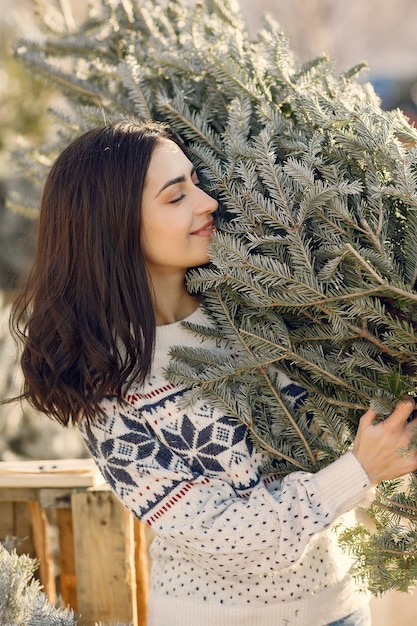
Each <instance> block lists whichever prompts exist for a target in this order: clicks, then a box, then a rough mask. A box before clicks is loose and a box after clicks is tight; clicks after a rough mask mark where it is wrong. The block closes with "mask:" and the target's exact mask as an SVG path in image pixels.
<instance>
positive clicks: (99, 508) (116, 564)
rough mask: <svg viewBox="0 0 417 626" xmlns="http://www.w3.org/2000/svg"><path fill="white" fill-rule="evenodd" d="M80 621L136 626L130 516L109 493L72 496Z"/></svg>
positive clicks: (85, 624) (86, 624) (88, 625)
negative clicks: (130, 623) (122, 623)
mask: <svg viewBox="0 0 417 626" xmlns="http://www.w3.org/2000/svg"><path fill="white" fill-rule="evenodd" d="M72 511H73V525H74V553H75V569H76V576H77V596H78V612H79V613H80V614H81V620H80V622H79V623H80V625H82V626H94V624H95V623H96V622H100V621H102V622H105V623H106V622H107V623H109V622H117V621H119V622H132V623H133V624H134V626H137V624H138V622H137V606H136V573H135V563H134V533H133V518H132V516H131V515H129V513H128V511H127V509H125V507H124V506H123V505H122V504H121V503H120V502H119V501H118V500H117V499H116V497H115V496H114V495H113V494H112V493H111V492H110V491H91V490H88V491H81V492H74V494H73V496H72Z"/></svg>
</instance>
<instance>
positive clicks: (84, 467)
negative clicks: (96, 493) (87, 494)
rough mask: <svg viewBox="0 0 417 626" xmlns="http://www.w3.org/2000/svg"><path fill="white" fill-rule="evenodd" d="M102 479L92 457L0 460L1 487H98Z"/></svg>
mask: <svg viewBox="0 0 417 626" xmlns="http://www.w3.org/2000/svg"><path fill="white" fill-rule="evenodd" d="M103 482H104V479H103V476H102V475H101V474H100V472H99V470H98V468H97V466H96V464H95V463H94V461H93V460H92V459H58V460H56V461H13V462H7V461H0V487H1V488H3V487H4V488H7V487H9V488H10V487H22V488H25V489H27V488H28V487H36V488H37V489H40V488H42V487H51V488H60V487H71V488H73V487H97V486H99V485H100V484H102V483H103Z"/></svg>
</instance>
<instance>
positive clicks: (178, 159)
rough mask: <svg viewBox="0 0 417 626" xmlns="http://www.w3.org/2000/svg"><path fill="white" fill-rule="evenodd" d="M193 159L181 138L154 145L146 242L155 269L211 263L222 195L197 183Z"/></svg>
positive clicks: (145, 205)
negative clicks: (214, 195)
mask: <svg viewBox="0 0 417 626" xmlns="http://www.w3.org/2000/svg"><path fill="white" fill-rule="evenodd" d="M198 184H199V181H198V177H197V174H196V172H195V170H194V167H193V164H192V163H191V161H190V160H189V159H188V158H187V157H186V156H185V154H184V153H183V152H182V150H181V149H180V148H179V146H177V144H176V143H174V142H173V141H170V140H169V139H160V140H159V141H158V143H157V145H156V146H155V149H154V152H153V154H152V157H151V161H150V164H149V169H148V172H147V175H146V179H145V186H144V190H143V194H142V212H141V233H142V234H141V245H142V250H143V254H144V257H145V261H146V265H147V268H148V270H149V272H150V274H151V276H152V275H154V276H156V275H157V274H159V275H166V274H167V273H168V274H169V273H172V272H178V271H181V272H182V273H183V272H184V271H185V270H186V269H187V268H189V267H195V266H197V265H202V264H204V263H207V261H208V260H209V258H208V252H207V248H208V244H209V241H210V237H211V235H212V233H213V230H214V226H213V215H212V214H213V213H214V211H215V210H216V209H217V201H216V200H214V198H211V197H210V196H209V195H207V194H206V193H205V192H204V191H203V190H202V189H200V187H199V186H198Z"/></svg>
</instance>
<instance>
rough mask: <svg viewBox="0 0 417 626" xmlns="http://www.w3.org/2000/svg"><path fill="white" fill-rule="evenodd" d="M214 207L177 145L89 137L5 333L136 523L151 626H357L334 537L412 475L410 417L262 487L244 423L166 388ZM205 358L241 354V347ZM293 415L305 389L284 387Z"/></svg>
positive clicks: (150, 137) (78, 149) (66, 166)
mask: <svg viewBox="0 0 417 626" xmlns="http://www.w3.org/2000/svg"><path fill="white" fill-rule="evenodd" d="M216 209H217V202H216V201H215V200H214V199H213V198H211V197H210V196H208V195H207V194H206V193H205V192H204V191H203V190H202V189H201V188H200V186H199V181H198V177H197V173H196V171H195V169H194V167H193V165H192V163H191V161H190V160H189V158H188V156H187V154H186V151H185V149H184V147H183V145H182V144H181V142H180V141H179V139H178V138H177V137H176V136H175V135H174V134H173V133H172V132H171V131H170V130H169V129H168V128H166V127H164V126H161V125H158V124H155V123H136V122H133V121H124V122H121V123H117V124H109V125H107V126H105V127H104V128H98V129H94V130H91V131H89V132H87V133H85V134H84V135H83V136H81V137H80V138H79V139H77V140H75V141H74V142H73V143H72V144H71V145H70V146H69V147H68V148H66V149H65V150H64V151H63V153H62V154H61V155H60V156H59V157H58V159H57V161H56V163H55V164H54V166H53V167H52V170H51V172H50V174H49V177H48V180H47V182H46V186H45V190H44V195H43V199H42V206H41V211H40V219H39V244H38V249H37V254H36V258H35V261H34V267H33V270H32V273H31V275H30V277H29V280H28V283H27V287H26V290H25V292H24V294H23V295H22V296H21V298H20V299H19V300H18V301H17V303H16V306H15V309H14V313H13V315H12V323H13V326H14V328H15V329H18V328H19V327H20V326H21V325H22V323H23V324H24V327H23V331H22V333H21V335H20V338H21V342H22V343H23V354H22V366H23V371H24V375H25V390H24V395H25V396H26V397H27V399H28V400H29V401H30V402H31V403H32V404H33V406H35V407H36V408H37V409H39V410H41V411H44V412H45V413H47V414H49V415H50V416H51V417H52V418H54V419H56V420H58V421H59V422H61V423H62V424H63V425H67V424H69V423H71V422H73V423H75V424H77V425H78V426H79V428H80V429H81V432H82V433H83V436H84V438H85V440H86V442H87V445H88V446H89V449H90V451H91V454H92V455H93V457H94V459H95V460H96V462H97V464H98V466H99V467H100V469H101V471H102V473H103V475H104V476H105V478H106V479H107V480H108V482H109V483H110V485H111V486H112V488H113V489H114V491H115V492H116V493H117V495H118V496H119V497H120V499H121V500H122V502H123V503H124V504H125V505H126V506H127V508H128V509H129V510H130V511H131V512H132V513H133V514H134V515H136V516H137V517H138V518H139V519H141V520H142V521H143V522H144V523H146V524H148V525H149V526H150V527H151V528H152V529H153V531H154V533H155V535H156V538H155V540H154V542H153V545H152V559H153V566H152V575H151V592H150V598H149V625H150V626H214V625H215V626H226V625H227V626H233V625H236V626H237V625H239V626H244V625H247V626H257V625H259V626H261V625H262V626H267V625H268V624H271V625H272V624H273V625H274V626H277V625H282V626H284V625H286V626H293V625H298V626H322V625H328V624H332V626H335V625H336V624H337V625H338V626H339V625H342V624H343V625H344V626H348V625H350V626H353V625H355V626H359V625H362V626H365V625H366V624H369V623H370V622H369V608H368V601H367V597H366V595H365V594H362V593H360V592H359V591H358V590H357V589H356V587H355V584H354V582H353V581H352V579H351V576H350V573H349V569H350V567H351V563H350V561H349V559H348V557H347V556H346V555H342V554H341V552H340V551H339V549H338V546H337V540H336V536H335V533H334V531H332V530H331V527H332V525H333V524H334V522H335V521H336V520H338V519H339V517H340V516H341V515H342V514H344V513H346V512H348V511H351V510H353V508H354V507H355V506H356V505H357V504H358V503H359V502H360V501H361V500H362V499H363V498H364V497H365V496H367V495H368V494H369V490H370V489H371V486H372V484H375V483H377V482H379V481H381V480H383V479H391V478H395V477H398V476H401V475H403V474H406V473H408V472H410V471H412V470H414V469H416V468H417V453H416V452H410V453H409V454H408V455H407V456H405V455H404V454H403V453H402V452H401V451H403V450H404V449H405V448H407V446H408V444H409V442H410V440H411V438H412V435H413V432H412V426H411V425H410V424H409V423H408V421H407V420H408V418H409V416H410V415H411V413H412V411H413V408H414V402H413V400H412V399H411V398H410V399H406V400H405V401H402V402H399V403H398V405H397V407H396V408H395V410H394V412H393V413H392V415H391V416H390V417H388V418H387V419H386V420H385V421H384V422H382V423H378V424H374V423H373V422H374V418H375V413H374V412H373V411H372V410H369V411H367V412H366V413H365V415H364V416H363V417H362V419H361V421H360V426H359V429H358V433H357V437H356V439H355V442H354V446H353V449H352V451H349V452H348V453H347V454H345V455H343V456H342V457H341V458H340V459H339V460H337V461H336V462H334V463H333V464H331V465H330V466H328V467H327V468H325V469H323V470H321V471H319V472H318V473H316V474H308V473H305V472H294V473H292V474H290V475H289V476H287V477H286V478H284V479H282V480H278V479H277V478H276V477H274V476H264V475H262V473H261V469H260V467H261V465H262V463H263V461H264V460H265V455H263V454H261V453H259V452H258V451H256V450H254V449H253V446H252V444H251V441H250V439H249V436H248V433H247V431H246V429H245V427H244V426H243V425H242V424H238V423H237V422H236V421H233V420H232V419H230V418H229V417H228V416H227V415H223V414H222V413H221V412H220V411H219V410H217V409H215V408H213V407H211V406H209V405H208V404H207V403H206V402H204V401H203V400H200V401H196V403H195V405H194V406H193V408H192V410H191V409H184V408H182V405H181V398H182V395H183V393H184V391H185V390H184V389H183V388H182V387H180V386H175V385H173V384H171V383H170V382H169V381H167V380H166V378H165V375H164V370H165V368H166V366H167V364H168V362H169V351H170V348H171V346H175V345H185V346H193V345H196V344H197V342H198V345H201V339H198V340H197V339H196V338H195V336H194V334H193V333H192V332H191V331H190V330H189V329H187V328H186V327H184V325H183V324H182V321H183V320H186V321H187V322H191V323H195V324H200V325H207V324H210V321H209V319H208V318H207V316H206V315H205V312H204V310H203V309H202V307H201V306H200V305H199V302H198V300H197V299H196V298H195V297H193V296H191V295H190V294H189V293H188V292H187V289H186V285H185V273H186V270H187V268H189V267H193V266H198V265H200V264H204V263H206V262H207V261H208V252H207V251H208V244H209V241H210V236H211V233H212V232H213V230H214V225H213V224H214V222H213V216H214V213H215V211H216ZM206 343H207V346H208V347H213V349H217V350H219V351H223V353H224V355H225V356H233V353H232V349H230V348H226V347H222V346H219V345H213V346H212V345H211V341H210V340H206ZM283 391H284V393H287V395H288V397H290V398H292V399H293V401H294V402H296V401H297V400H299V396H300V394H302V391H301V390H300V389H297V388H296V387H295V386H294V385H292V384H291V383H290V381H288V380H285V381H284V389H283Z"/></svg>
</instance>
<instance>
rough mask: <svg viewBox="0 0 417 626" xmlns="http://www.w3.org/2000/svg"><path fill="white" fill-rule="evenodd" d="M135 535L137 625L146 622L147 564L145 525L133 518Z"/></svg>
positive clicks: (142, 625)
mask: <svg viewBox="0 0 417 626" xmlns="http://www.w3.org/2000/svg"><path fill="white" fill-rule="evenodd" d="M133 524H134V535H135V568H136V598H137V607H138V625H139V626H146V624H147V601H148V592H149V565H148V546H147V541H146V536H145V526H144V524H142V523H141V522H139V520H137V519H134V520H133Z"/></svg>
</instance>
